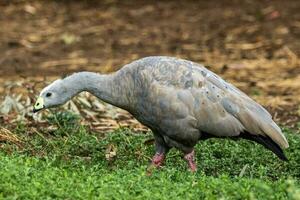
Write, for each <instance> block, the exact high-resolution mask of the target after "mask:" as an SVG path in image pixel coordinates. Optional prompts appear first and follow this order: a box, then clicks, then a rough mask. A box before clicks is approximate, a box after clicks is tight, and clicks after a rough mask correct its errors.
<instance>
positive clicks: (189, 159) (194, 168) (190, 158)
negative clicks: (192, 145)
mask: <svg viewBox="0 0 300 200" xmlns="http://www.w3.org/2000/svg"><path fill="white" fill-rule="evenodd" d="M184 159H185V160H186V161H187V162H188V165H189V169H190V170H191V171H192V172H196V171H197V164H196V162H195V151H194V150H193V151H191V152H190V153H187V154H185V155H184Z"/></svg>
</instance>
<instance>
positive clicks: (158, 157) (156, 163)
mask: <svg viewBox="0 0 300 200" xmlns="http://www.w3.org/2000/svg"><path fill="white" fill-rule="evenodd" d="M165 157H166V156H165V154H164V153H156V154H155V155H154V156H153V158H152V160H151V163H150V165H149V166H148V168H147V175H149V176H150V175H151V174H152V171H153V169H155V168H159V167H161V166H162V165H163V162H164V160H165Z"/></svg>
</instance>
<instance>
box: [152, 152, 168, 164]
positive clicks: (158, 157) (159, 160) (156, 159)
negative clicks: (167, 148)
mask: <svg viewBox="0 0 300 200" xmlns="http://www.w3.org/2000/svg"><path fill="white" fill-rule="evenodd" d="M164 160H165V154H163V153H156V154H155V155H154V156H153V158H152V162H151V163H152V165H154V166H155V167H160V166H162V164H163V162H164Z"/></svg>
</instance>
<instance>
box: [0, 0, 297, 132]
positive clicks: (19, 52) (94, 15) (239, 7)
mask: <svg viewBox="0 0 300 200" xmlns="http://www.w3.org/2000/svg"><path fill="white" fill-rule="evenodd" d="M299 10H300V1H297V0H285V1H279V0H274V1H273V0H272V1H271V0H245V1H238V0H224V1H218V0H211V1H159V2H155V1H148V0H140V1H117V0H103V1H100V0H99V1H92V0H90V1H89V0H85V1H84V0H82V1H80V0H77V1H71V0H69V1H66V0H57V1H47V0H43V1H38V0H36V1H34V0H27V1H25V0H24V1H22V0H18V1H17V0H1V1H0V94H1V96H0V113H1V114H0V123H2V124H5V123H8V122H12V124H13V123H14V122H16V120H20V119H22V120H24V121H26V122H27V123H28V124H30V123H33V124H34V123H35V122H34V121H35V120H33V119H34V116H33V115H32V113H31V109H32V104H33V102H34V101H35V98H36V95H38V92H39V89H40V88H42V87H44V86H45V85H46V84H48V83H49V82H50V81H51V80H53V79H56V78H58V77H61V76H64V75H67V74H70V73H72V72H75V71H83V70H88V71H96V72H103V73H109V72H112V71H115V70H118V69H119V68H121V67H122V66H123V65H125V64H127V63H129V62H131V61H133V60H135V59H138V58H142V57H145V56H151V55H169V56H176V57H180V58H184V59H188V60H192V61H195V62H198V63H202V64H204V65H205V66H207V68H208V69H210V70H212V71H214V72H216V73H217V74H219V75H221V76H222V77H223V78H224V79H226V80H227V81H229V82H231V83H233V84H235V85H236V86H237V87H239V88H240V89H241V90H243V91H244V92H246V93H247V94H248V95H250V96H251V97H252V98H254V99H255V100H256V101H258V102H259V103H261V104H262V105H264V106H265V107H266V108H267V109H268V110H269V111H270V112H271V113H272V114H273V116H274V118H275V121H277V122H279V123H280V124H283V125H286V126H292V127H296V126H297V122H299V118H300V107H299V103H300V61H299V56H300V41H299V39H300V12H299ZM96 101H97V100H95V99H94V98H93V97H91V96H90V95H88V94H82V95H81V96H80V97H79V99H78V98H77V99H75V100H74V101H72V102H70V103H68V104H67V105H66V106H65V107H64V109H71V110H73V111H75V112H77V113H78V114H80V115H82V116H83V119H84V120H85V119H88V120H89V124H90V125H91V126H92V127H93V128H94V129H96V130H100V131H105V130H111V129H114V128H116V127H120V126H132V127H134V128H136V129H138V130H141V129H144V127H142V126H141V125H139V124H138V123H137V122H136V121H135V120H133V119H132V118H131V117H130V116H129V115H128V114H127V113H126V112H124V111H121V110H116V109H115V108H113V107H110V106H108V105H106V104H103V103H101V102H100V103H99V102H98V101H97V102H96ZM39 119H40V120H42V118H39ZM84 120H83V121H84ZM91 121H92V123H91ZM298 126H299V124H298Z"/></svg>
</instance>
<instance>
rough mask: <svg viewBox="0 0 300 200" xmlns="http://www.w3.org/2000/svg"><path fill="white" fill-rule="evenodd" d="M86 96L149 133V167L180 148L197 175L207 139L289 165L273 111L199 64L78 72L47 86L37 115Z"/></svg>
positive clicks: (154, 62)
mask: <svg viewBox="0 0 300 200" xmlns="http://www.w3.org/2000/svg"><path fill="white" fill-rule="evenodd" d="M82 91H87V92H90V93H91V94H93V95H95V96H96V97H98V98H99V99H101V100H102V101H104V102H107V103H109V104H112V105H114V106H116V107H119V108H122V109H124V110H127V111H128V112H129V113H131V114H132V115H133V116H134V117H135V118H136V119H137V120H138V121H139V122H140V123H142V124H144V125H145V126H147V127H149V128H150V129H151V131H152V133H153V135H154V146H155V154H154V156H153V158H152V161H151V163H150V165H151V166H154V167H161V166H162V164H163V162H164V160H165V158H166V155H167V153H168V151H169V150H170V149H171V148H177V149H178V150H180V151H182V152H183V154H184V157H183V158H184V159H185V160H186V161H187V164H188V168H189V169H190V170H191V171H192V172H195V171H196V170H197V165H196V161H195V151H194V146H195V145H196V144H197V143H198V142H199V141H202V140H206V139H208V138H231V139H237V138H243V139H247V140H251V141H254V142H257V143H259V144H261V145H263V146H264V147H265V148H266V149H269V150H271V151H272V152H273V153H275V154H276V155H277V156H278V157H279V158H280V159H281V160H284V161H286V160H287V157H286V156H285V154H284V152H283V149H286V148H288V146H289V144H288V141H287V139H286V137H285V136H284V134H283V133H282V132H281V130H280V128H279V127H278V125H277V124H276V123H275V122H274V121H273V120H272V116H271V115H270V114H269V112H268V111H267V110H265V109H264V108H263V107H262V106H261V105H259V104H258V103H256V102H255V101H254V100H252V99H251V98H250V97H248V96H247V95H246V94H245V93H243V92H242V91H240V90H239V89H238V88H236V87H235V86H233V85H232V84H230V83H228V82H226V81H225V80H223V79H222V78H221V77H219V76H218V75H216V74H215V73H213V72H212V71H210V70H208V69H206V68H205V67H204V66H202V65H200V64H197V63H195V62H192V61H189V60H184V59H180V58H175V57H167V56H151V57H145V58H141V59H138V60H135V61H133V62H131V63H129V64H127V65H125V66H123V67H122V68H121V69H120V70H118V71H116V72H114V73H112V74H100V73H94V72H77V73H74V74H72V75H70V76H68V77H66V78H64V79H58V80H56V81H54V82H52V83H51V84H50V85H48V86H47V87H45V88H44V89H43V90H42V91H41V93H40V95H39V97H38V99H37V101H36V103H35V105H34V109H33V111H34V112H37V111H40V110H43V109H47V108H51V107H56V106H59V105H62V104H64V103H66V102H67V101H68V100H70V99H71V98H72V97H74V96H75V95H77V94H78V93H80V92H82Z"/></svg>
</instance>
